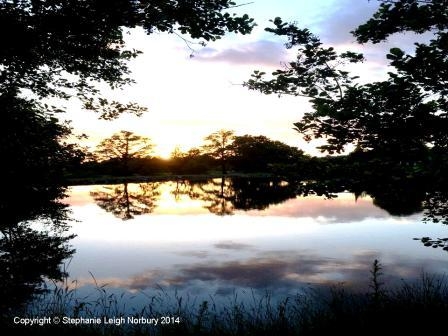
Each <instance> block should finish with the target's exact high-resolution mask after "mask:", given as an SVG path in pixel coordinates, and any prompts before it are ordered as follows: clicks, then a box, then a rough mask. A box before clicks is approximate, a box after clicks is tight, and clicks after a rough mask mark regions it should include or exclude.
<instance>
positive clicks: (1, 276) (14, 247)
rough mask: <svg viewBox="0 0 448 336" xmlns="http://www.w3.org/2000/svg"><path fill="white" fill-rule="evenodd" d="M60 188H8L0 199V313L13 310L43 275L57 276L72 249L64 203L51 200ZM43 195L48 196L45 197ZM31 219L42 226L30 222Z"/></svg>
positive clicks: (30, 294) (37, 286)
mask: <svg viewBox="0 0 448 336" xmlns="http://www.w3.org/2000/svg"><path fill="white" fill-rule="evenodd" d="M62 194H63V190H62V189H58V188H54V190H52V192H50V193H48V190H46V192H41V191H40V190H38V189H34V191H30V190H28V192H26V193H24V194H23V195H22V194H21V193H20V190H18V189H15V190H11V193H10V194H9V195H8V197H6V195H3V196H2V197H1V199H0V209H1V216H2V224H1V226H0V297H1V300H0V315H3V314H6V313H7V312H11V311H14V309H17V308H20V307H21V306H22V305H23V304H25V303H26V302H28V301H29V300H31V299H32V297H33V294H35V293H37V292H39V291H41V290H42V288H41V285H42V284H43V282H44V280H45V279H53V280H60V279H62V277H64V276H65V275H66V274H65V273H64V271H63V270H62V269H61V265H62V263H63V261H64V259H67V258H69V257H70V256H71V255H72V254H73V253H74V250H72V249H71V248H70V246H69V245H68V242H69V241H70V240H71V239H72V238H73V235H67V234H65V231H66V230H67V229H68V226H67V221H68V213H67V207H66V205H64V204H62V203H60V202H58V201H54V200H53V199H58V198H60V197H62ZM47 197H50V199H48V198H47ZM33 221H37V222H38V223H40V224H41V226H42V229H35V228H33V227H32V226H31V223H32V222H33Z"/></svg>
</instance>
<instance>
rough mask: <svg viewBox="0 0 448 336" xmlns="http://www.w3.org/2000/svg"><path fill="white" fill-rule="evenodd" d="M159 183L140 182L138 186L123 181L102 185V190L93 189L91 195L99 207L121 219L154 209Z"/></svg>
mask: <svg viewBox="0 0 448 336" xmlns="http://www.w3.org/2000/svg"><path fill="white" fill-rule="evenodd" d="M159 185H160V184H159V183H140V184H139V185H138V187H136V186H135V185H129V184H128V183H123V184H120V185H113V186H104V187H103V188H102V190H98V191H93V192H91V193H90V195H91V196H92V197H93V199H94V200H95V202H96V203H97V204H98V206H99V207H101V208H102V209H104V210H106V211H107V212H111V213H112V214H114V216H116V217H118V218H121V219H122V220H128V219H132V218H134V216H138V215H143V214H147V213H151V212H153V211H154V208H155V206H156V201H157V199H158V197H159V195H160V192H159V191H158V188H159Z"/></svg>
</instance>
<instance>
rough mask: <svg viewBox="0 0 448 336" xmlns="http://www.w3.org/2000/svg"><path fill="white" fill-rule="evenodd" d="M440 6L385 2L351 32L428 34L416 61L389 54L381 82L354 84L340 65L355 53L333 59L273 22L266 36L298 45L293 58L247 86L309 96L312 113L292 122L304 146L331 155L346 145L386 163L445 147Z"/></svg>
mask: <svg viewBox="0 0 448 336" xmlns="http://www.w3.org/2000/svg"><path fill="white" fill-rule="evenodd" d="M446 5H447V3H446V1H442V0H439V1H436V0H435V1H429V2H422V1H416V0H400V1H394V2H390V1H383V4H382V5H381V6H380V9H379V10H378V12H377V13H376V14H375V15H374V16H373V18H372V19H371V20H370V21H368V22H367V23H366V24H365V25H362V26H360V27H359V28H358V29H357V30H355V32H354V34H355V36H357V37H358V40H359V41H360V42H366V41H369V40H371V41H373V42H378V41H380V40H383V39H385V38H387V36H389V35H390V34H392V33H394V32H402V31H409V30H410V31H415V32H417V33H423V32H425V31H433V32H434V34H435V35H434V36H435V38H434V39H432V40H431V41H430V42H429V44H417V47H416V51H415V55H414V56H412V55H406V54H405V53H404V52H403V51H402V50H400V49H398V48H392V49H391V50H390V53H389V54H388V55H387V57H388V58H389V59H390V60H391V63H390V64H391V66H393V67H394V68H395V71H392V72H390V73H389V78H388V79H387V80H385V81H382V82H374V83H368V84H364V85H360V84H359V83H358V82H357V77H356V76H353V75H350V74H349V73H348V72H347V71H345V70H344V67H343V65H344V64H347V63H357V62H361V61H362V60H363V56H362V55H361V54H357V53H353V52H345V53H337V52H336V51H335V50H334V49H333V48H331V47H328V48H327V47H324V46H323V45H322V43H321V42H320V40H319V39H318V38H317V37H316V36H314V35H313V34H312V33H311V32H310V31H309V30H307V29H299V28H297V27H296V26H295V25H294V24H288V23H284V22H283V21H282V20H281V19H280V18H276V19H275V20H274V21H273V23H274V25H275V28H267V29H266V30H267V31H269V32H272V33H274V34H277V35H280V36H286V37H287V38H288V43H287V47H288V48H292V47H298V55H297V59H296V60H295V61H293V62H290V63H289V64H288V66H287V67H286V68H285V69H280V70H277V71H275V72H274V73H272V78H271V79H266V78H265V73H263V72H260V71H256V72H254V74H253V76H252V79H251V80H249V81H248V82H247V83H246V85H247V86H248V87H249V88H250V89H255V90H260V91H261V92H263V93H266V94H271V93H277V94H280V95H281V94H288V95H295V96H305V97H308V98H310V100H311V102H312V104H313V105H312V106H313V111H311V112H307V113H305V114H304V117H303V118H302V120H300V121H299V122H297V123H295V124H294V125H295V127H296V130H297V131H299V132H300V133H301V134H303V136H304V138H305V139H306V140H311V139H313V138H325V139H326V141H327V144H326V145H323V146H321V147H320V149H321V150H322V151H326V152H329V153H334V152H338V153H340V152H342V151H344V150H345V149H346V148H347V145H353V146H354V147H355V148H357V149H358V150H359V151H372V150H374V151H376V152H378V153H382V154H383V155H386V156H387V157H390V158H394V157H397V156H401V157H404V158H405V159H409V160H410V161H413V160H415V159H416V157H420V158H421V157H425V156H427V150H428V147H434V148H445V150H446V148H447V144H448V142H447V133H446V129H448V115H447V106H448V101H447V98H446V94H447V83H448V81H447V80H448V73H447V72H446V71H445V70H444V69H448V57H447V55H448V48H447V46H448V44H447V43H446V41H447V39H448V36H447V31H446V30H447V28H448V22H447V21H448V20H447V18H446V15H445V14H446V8H447V7H446Z"/></svg>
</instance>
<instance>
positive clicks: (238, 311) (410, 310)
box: [2, 260, 448, 336]
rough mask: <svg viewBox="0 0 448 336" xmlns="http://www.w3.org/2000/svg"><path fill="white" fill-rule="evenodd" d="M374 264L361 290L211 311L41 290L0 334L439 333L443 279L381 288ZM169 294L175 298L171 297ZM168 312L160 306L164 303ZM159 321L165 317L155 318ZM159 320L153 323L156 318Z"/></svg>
mask: <svg viewBox="0 0 448 336" xmlns="http://www.w3.org/2000/svg"><path fill="white" fill-rule="evenodd" d="M381 275H382V273H381V266H380V265H379V263H378V262H377V261H376V260H375V262H374V264H373V269H372V271H371V282H370V285H369V288H368V289H367V290H366V291H365V292H353V291H351V290H350V288H348V287H347V288H344V286H343V285H338V286H335V287H333V288H331V289H326V290H312V289H309V290H305V291H302V293H300V294H296V295H294V296H290V297H285V298H283V299H280V300H278V299H277V300H274V298H273V297H271V295H270V294H269V293H267V294H266V295H264V296H256V295H253V297H252V300H251V301H250V302H244V301H242V300H239V299H237V296H235V297H234V299H233V300H230V301H229V303H227V304H226V305H224V306H222V307H221V306H218V305H216V304H215V303H214V300H213V298H210V300H209V301H202V302H197V303H189V302H185V301H182V299H181V298H179V297H174V298H169V297H168V295H167V294H166V293H162V294H161V295H160V296H154V297H152V298H148V305H147V306H146V307H145V308H144V309H142V310H141V311H139V312H135V313H134V314H131V315H126V313H125V312H124V311H123V310H122V308H120V307H122V306H121V302H120V296H119V295H115V294H109V293H108V291H107V288H106V289H105V288H104V287H98V288H97V291H98V297H97V299H95V300H92V301H87V300H86V299H85V298H84V300H83V299H79V298H77V297H76V290H73V289H69V288H68V287H64V286H59V287H56V288H55V289H54V290H53V291H51V292H47V293H45V294H44V295H42V296H41V297H40V300H38V301H36V302H35V303H33V304H32V305H31V306H30V307H28V308H27V310H25V311H22V312H15V313H12V314H8V315H3V316H2V325H3V327H2V330H3V331H6V332H7V334H13V333H14V334H19V333H23V334H27V335H61V334H64V335H223V336H227V335H229V336H231V335H232V336H238V335H260V336H261V335H328V334H333V335H334V334H336V335H373V334H379V333H383V332H386V333H387V334H392V333H397V334H400V335H402V334H407V333H409V334H415V333H417V332H427V331H429V330H430V331H431V333H432V334H442V332H443V331H444V329H445V326H446V324H445V318H446V315H447V313H448V281H447V279H446V278H445V277H436V276H428V275H422V278H421V279H420V280H419V281H416V282H414V283H406V282H404V281H403V283H402V284H401V285H399V286H398V287H394V288H387V287H386V286H385V284H384V283H382V282H381ZM174 296H175V294H174ZM170 299H172V300H171V302H172V304H169V307H168V308H164V309H160V308H158V307H160V306H162V305H164V304H165V306H166V302H164V301H167V300H168V301H170ZM14 316H22V317H23V316H26V317H50V319H51V320H52V321H54V318H60V319H61V320H60V321H61V322H60V323H59V324H54V323H53V322H51V323H46V324H44V325H43V326H38V325H37V326H23V325H19V324H14V323H13V318H14ZM63 316H69V317H71V318H74V319H76V318H80V317H84V318H86V319H87V318H100V319H101V320H102V321H104V320H103V319H104V318H116V319H117V320H118V319H120V318H122V317H123V318H124V320H126V321H128V320H127V318H128V317H131V318H132V317H134V318H141V317H146V318H158V319H159V322H158V323H159V324H158V325H157V326H154V325H149V324H143V323H140V324H132V323H127V322H124V323H122V324H121V325H114V324H108V325H106V324H104V323H100V324H96V325H92V324H90V325H89V324H80V325H77V326H76V325H73V324H71V325H69V324H64V323H62V317H63ZM162 317H165V319H162ZM162 320H163V321H165V322H164V324H161V323H162V322H161V321H162Z"/></svg>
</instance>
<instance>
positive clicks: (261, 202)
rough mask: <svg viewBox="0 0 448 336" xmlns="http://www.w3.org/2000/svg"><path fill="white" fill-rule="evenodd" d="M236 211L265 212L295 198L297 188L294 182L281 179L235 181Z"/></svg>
mask: <svg viewBox="0 0 448 336" xmlns="http://www.w3.org/2000/svg"><path fill="white" fill-rule="evenodd" d="M232 186H233V189H234V192H235V198H234V201H233V202H234V205H235V209H241V210H264V209H266V208H268V207H269V206H271V205H275V204H280V203H282V202H284V201H286V200H288V199H291V198H295V197H296V195H297V187H296V185H295V183H294V182H293V181H290V182H286V181H283V180H281V179H261V178H260V179H250V180H249V179H241V178H240V179H234V180H233V184H232Z"/></svg>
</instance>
